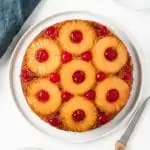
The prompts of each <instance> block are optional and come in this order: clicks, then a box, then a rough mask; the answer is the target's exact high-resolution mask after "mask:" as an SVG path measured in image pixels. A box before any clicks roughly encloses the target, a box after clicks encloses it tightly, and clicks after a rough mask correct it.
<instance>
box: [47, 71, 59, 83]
mask: <svg viewBox="0 0 150 150" xmlns="http://www.w3.org/2000/svg"><path fill="white" fill-rule="evenodd" d="M49 79H50V81H51V82H53V83H57V82H59V81H60V76H59V74H58V73H57V72H52V73H51V74H50V77H49Z"/></svg>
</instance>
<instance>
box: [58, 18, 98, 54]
mask: <svg viewBox="0 0 150 150" xmlns="http://www.w3.org/2000/svg"><path fill="white" fill-rule="evenodd" d="M75 30H78V31H81V33H82V35H83V39H82V41H81V42H80V43H73V42H72V41H71V40H70V34H71V33H72V32H73V31H75ZM95 38H96V34H95V32H94V30H93V28H92V27H91V26H90V25H89V24H87V23H85V22H83V21H81V20H80V21H70V22H67V23H65V24H64V25H63V26H62V27H61V29H60V31H59V42H60V45H61V47H62V48H63V49H64V50H66V51H68V52H70V53H72V54H76V55H79V54H81V53H83V52H85V51H87V50H88V49H90V48H91V47H92V46H93V44H94V41H95Z"/></svg>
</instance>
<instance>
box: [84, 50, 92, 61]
mask: <svg viewBox="0 0 150 150" xmlns="http://www.w3.org/2000/svg"><path fill="white" fill-rule="evenodd" d="M81 58H82V60H84V61H90V60H91V59H92V53H91V52H90V51H86V52H84V53H82V54H81Z"/></svg>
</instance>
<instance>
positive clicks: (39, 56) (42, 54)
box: [35, 49, 49, 63]
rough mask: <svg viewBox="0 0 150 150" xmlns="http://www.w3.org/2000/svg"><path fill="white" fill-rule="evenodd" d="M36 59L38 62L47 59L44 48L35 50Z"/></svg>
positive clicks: (47, 55)
mask: <svg viewBox="0 0 150 150" xmlns="http://www.w3.org/2000/svg"><path fill="white" fill-rule="evenodd" d="M35 57H36V60H37V61H38V62H40V63H43V62H45V61H47V60H48V58H49V54H48V52H47V51H46V50H45V49H40V50H38V51H37V52H36V56H35Z"/></svg>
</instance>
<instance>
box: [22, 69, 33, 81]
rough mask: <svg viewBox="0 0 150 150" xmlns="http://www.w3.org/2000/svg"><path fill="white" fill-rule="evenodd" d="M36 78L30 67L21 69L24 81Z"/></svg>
mask: <svg viewBox="0 0 150 150" xmlns="http://www.w3.org/2000/svg"><path fill="white" fill-rule="evenodd" d="M33 78H34V76H33V73H32V72H31V70H29V69H28V68H26V69H25V68H24V69H22V70H21V79H22V80H24V81H26V82H27V81H31V80H32V79H33Z"/></svg>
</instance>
